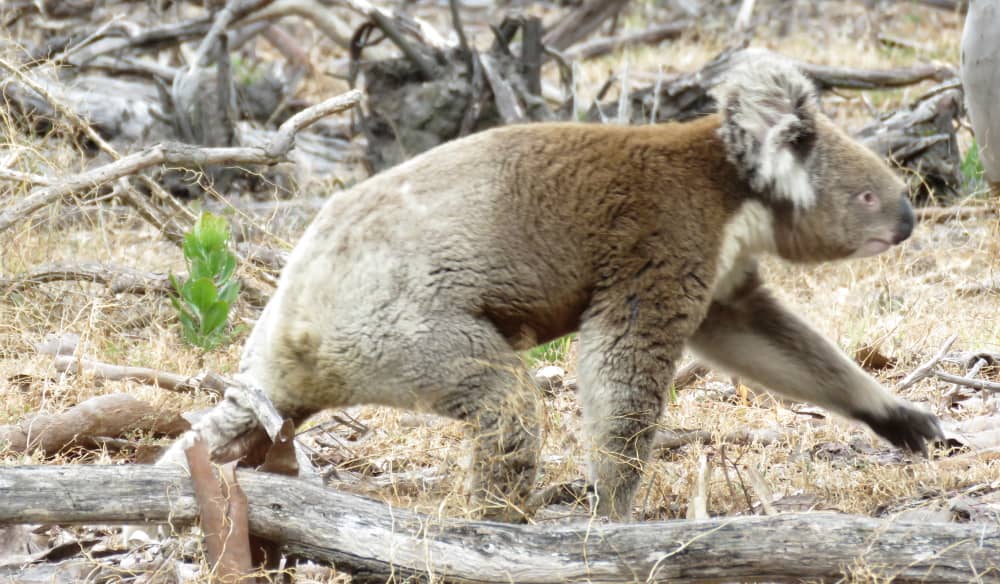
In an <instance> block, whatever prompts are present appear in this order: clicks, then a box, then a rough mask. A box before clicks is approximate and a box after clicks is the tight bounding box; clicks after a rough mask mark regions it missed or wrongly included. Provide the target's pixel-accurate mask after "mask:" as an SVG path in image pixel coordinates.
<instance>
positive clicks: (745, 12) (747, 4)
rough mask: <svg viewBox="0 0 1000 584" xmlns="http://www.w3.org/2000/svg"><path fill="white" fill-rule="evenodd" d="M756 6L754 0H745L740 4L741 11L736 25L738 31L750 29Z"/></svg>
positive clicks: (737, 16)
mask: <svg viewBox="0 0 1000 584" xmlns="http://www.w3.org/2000/svg"><path fill="white" fill-rule="evenodd" d="M754 4H756V2H755V1H754V0H743V2H741V3H740V11H739V13H738V14H737V15H736V24H735V25H734V26H735V28H736V30H737V31H744V30H746V29H748V28H750V18H751V17H753V8H754Z"/></svg>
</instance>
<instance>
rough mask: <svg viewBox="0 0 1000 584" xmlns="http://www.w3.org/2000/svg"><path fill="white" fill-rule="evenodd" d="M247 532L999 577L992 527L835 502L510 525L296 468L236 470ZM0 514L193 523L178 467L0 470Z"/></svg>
mask: <svg viewBox="0 0 1000 584" xmlns="http://www.w3.org/2000/svg"><path fill="white" fill-rule="evenodd" d="M237 480H238V481H239V483H240V486H241V487H242V489H243V490H244V491H245V492H246V495H247V499H248V501H249V507H250V508H249V516H250V530H251V532H252V533H254V534H257V535H260V536H263V537H266V538H268V539H271V540H273V541H280V542H282V543H283V544H284V548H285V551H286V552H288V553H290V554H292V555H297V556H300V557H308V558H312V559H315V560H320V561H325V562H334V563H336V565H337V568H338V570H345V571H348V572H351V573H352V574H353V581H354V582H374V581H378V582H384V581H386V579H387V578H389V577H390V575H392V576H393V577H395V578H404V579H405V578H407V577H409V576H419V577H421V578H428V577H431V578H433V579H434V580H443V581H449V582H476V583H480V584H482V583H485V582H511V581H515V582H536V583H543V582H575V581H589V582H635V581H637V580H639V581H646V582H666V581H670V582H705V581H734V580H764V581H798V580H800V579H830V580H837V579H840V578H841V577H842V576H843V575H844V574H845V573H848V572H850V571H852V570H857V569H863V570H865V573H866V574H872V575H874V574H881V575H883V576H884V577H886V578H888V577H890V575H891V577H892V579H893V581H894V582H918V581H919V582H928V581H933V582H941V583H947V582H968V581H969V580H970V579H976V580H977V581H980V582H998V581H1000V526H997V525H996V524H972V525H963V524H955V523H940V524H928V523H926V522H905V521H891V520H879V519H873V518H869V517H857V516H850V515H839V514H831V513H806V514H786V515H778V516H775V517H725V518H715V519H708V520H699V521H667V522H649V523H631V524H604V523H600V522H597V523H595V522H591V521H587V522H584V523H583V524H575V525H569V524H562V525H548V524H545V525H531V526H518V525H507V524H495V523H488V522H476V521H461V520H451V519H441V518H436V517H430V516H426V515H420V514H417V513H413V512H411V511H407V510H404V509H395V508H391V507H389V506H387V505H384V504H382V503H378V502H375V501H372V500H369V499H365V498H363V497H359V496H356V495H351V494H348V493H344V492H338V491H336V490H332V489H329V488H325V487H322V486H319V485H316V484H312V483H308V482H306V481H302V480H299V479H294V478H290V477H285V476H280V475H274V474H267V473H257V472H253V471H238V472H237ZM0 492H2V493H4V496H3V497H2V498H0V524H15V523H19V524H25V523H44V524H62V523H138V522H145V521H151V522H168V521H169V522H171V523H172V524H175V525H176V524H182V523H190V522H192V521H193V520H194V519H195V518H196V516H197V513H198V506H197V503H196V501H195V497H194V489H193V488H192V486H191V483H190V480H189V479H188V478H187V475H186V474H184V473H183V472H181V471H180V470H177V469H172V468H166V467H154V466H143V465H131V466H82V465H81V466H28V467H6V468H0Z"/></svg>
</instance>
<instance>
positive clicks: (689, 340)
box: [241, 60, 940, 520]
mask: <svg viewBox="0 0 1000 584" xmlns="http://www.w3.org/2000/svg"><path fill="white" fill-rule="evenodd" d="M715 95H716V97H717V100H718V102H719V113H718V114H715V115H710V116H706V117H704V118H701V119H698V120H695V121H692V122H688V123H684V124H662V125H651V126H637V127H622V126H608V125H604V126H602V125H587V124H573V123H559V124H533V125H524V126H508V127H504V128H498V129H494V130H489V131H486V132H481V133H478V134H474V135H472V136H468V137H466V138H463V139H460V140H456V141H454V142H451V143H448V144H445V145H442V146H439V147H437V148H435V149H433V150H430V151H428V152H426V153H424V154H421V155H420V156H417V157H416V158H414V159H412V160H410V161H408V162H406V163H404V164H401V165H399V166H397V167H395V168H393V169H390V170H387V171H385V172H383V173H381V174H379V175H376V176H374V177H372V178H370V179H368V180H367V181H365V182H363V183H361V184H359V185H357V186H355V187H353V188H351V189H349V190H347V191H345V192H341V193H337V194H335V195H333V196H332V197H330V200H329V202H328V203H327V204H326V205H325V206H324V208H323V209H322V210H321V211H320V213H319V214H318V216H317V217H316V219H315V220H314V221H313V223H312V224H311V225H310V227H309V229H308V230H307V232H306V233H305V235H304V236H303V237H302V239H301V240H300V241H299V243H298V245H297V246H296V248H295V250H294V251H293V253H292V255H291V258H290V259H289V261H288V264H287V266H286V267H285V270H284V272H283V273H282V276H281V281H280V284H279V286H278V290H277V291H276V293H275V295H274V297H273V298H272V299H271V301H270V303H269V304H268V306H267V308H266V309H265V311H264V313H263V314H262V316H261V318H260V320H259V321H258V323H257V325H256V326H255V328H254V331H253V333H252V334H251V337H250V338H249V339H248V341H247V346H246V350H245V353H244V359H243V362H242V364H241V371H242V373H244V374H245V375H247V376H249V378H251V379H253V380H254V382H255V383H257V384H259V385H260V386H261V387H263V388H264V389H265V391H266V392H267V394H268V395H269V397H270V398H271V400H272V401H273V402H274V404H275V406H276V407H277V409H278V410H279V411H280V412H281V413H282V414H283V415H285V416H290V417H292V418H293V419H295V420H299V421H301V420H303V419H305V417H307V416H309V415H310V414H312V413H315V412H317V411H319V410H321V409H324V408H330V407H343V406H348V405H354V404H361V403H370V404H381V405H387V406H393V407H400V408H407V409H422V410H426V411H431V412H436V413H438V414H441V415H445V416H449V417H452V418H456V419H459V420H464V421H466V422H467V423H468V425H469V427H470V433H471V436H472V438H473V443H474V462H473V465H472V469H471V471H472V492H473V494H474V495H475V496H476V498H477V500H478V501H479V502H481V503H482V514H483V515H484V516H485V517H489V518H499V519H505V520H518V519H523V516H524V514H525V512H526V511H525V509H526V507H525V503H526V501H527V499H528V496H529V494H530V491H531V489H532V488H533V486H534V482H535V476H536V464H537V458H538V451H539V446H540V444H541V439H542V438H541V434H540V428H541V424H540V408H541V400H540V397H539V391H538V388H537V387H535V386H534V384H533V382H532V380H531V377H530V376H529V375H528V374H527V372H526V371H525V368H524V365H523V364H522V362H521V359H520V358H519V355H518V353H517V351H519V350H522V349H525V348H527V347H530V346H531V345H533V344H537V343H542V342H546V341H548V340H551V339H554V338H557V337H559V336H562V335H564V334H567V333H570V332H573V331H577V330H578V331H579V333H580V355H579V357H580V362H579V367H578V371H579V386H580V399H581V403H582V406H583V410H584V418H585V430H586V432H587V436H588V440H589V443H590V444H592V445H593V449H594V454H593V456H592V461H593V462H592V469H591V482H592V484H593V487H594V494H595V496H596V499H597V509H596V511H597V512H598V513H599V514H601V515H608V516H610V517H613V518H619V519H620V518H627V517H629V515H630V510H631V503H632V499H633V495H634V493H635V490H636V486H637V485H638V482H639V476H640V468H641V465H642V463H643V461H644V460H645V459H646V457H647V456H648V454H649V451H650V443H651V439H652V435H653V427H654V425H655V423H656V420H657V417H658V416H659V414H660V412H661V409H662V407H663V402H664V396H665V395H666V393H667V391H668V388H669V386H670V383H671V381H672V377H673V373H674V369H675V367H676V364H677V361H678V359H679V358H680V356H681V354H682V352H683V350H684V348H685V346H686V345H689V344H690V345H691V346H692V348H694V349H695V350H697V351H699V352H701V353H703V354H705V355H706V356H708V357H709V358H710V359H711V360H712V361H713V362H716V363H719V364H721V365H722V366H724V367H726V368H729V369H731V370H733V371H736V372H737V373H740V374H741V375H746V376H747V377H749V378H752V379H754V380H755V381H757V382H759V383H761V384H764V385H765V386H766V387H768V388H770V389H773V390H775V391H778V392H781V393H784V394H786V395H790V396H792V397H796V398H799V399H804V400H807V401H811V402H815V403H818V404H821V405H824V406H826V407H829V408H832V409H834V410H836V411H839V412H841V413H844V414H846V415H848V416H852V417H854V418H856V419H858V420H861V421H864V422H866V423H868V424H869V425H870V426H871V427H872V428H873V429H875V431H876V432H879V433H880V434H881V435H883V436H885V437H886V438H887V439H889V440H890V441H891V442H893V443H894V444H898V445H902V446H905V447H908V448H912V449H922V448H924V441H925V440H930V439H935V438H937V437H939V436H940V430H939V429H938V426H937V421H936V419H935V418H934V417H933V416H931V415H930V414H926V413H924V412H922V411H921V410H919V409H916V408H915V407H914V406H911V405H909V404H907V403H906V402H903V401H902V400H899V399H897V398H895V397H894V396H892V395H891V394H889V392H888V391H887V390H886V389H884V388H883V387H881V386H880V385H879V384H878V383H877V382H876V381H875V380H874V379H872V378H871V377H869V376H867V375H866V374H865V373H864V372H862V371H861V370H860V369H859V368H857V366H855V365H854V364H853V363H851V362H850V360H849V359H848V358H847V357H846V356H845V355H844V354H843V353H842V352H841V351H840V350H839V349H838V348H837V347H836V346H835V345H834V344H833V343H831V342H829V341H826V340H825V339H823V338H822V337H821V336H820V335H818V334H817V333H816V332H815V331H814V330H813V329H812V328H810V327H809V326H808V325H806V324H805V323H803V322H801V321H800V320H798V319H797V318H796V317H794V316H793V315H791V314H790V313H788V312H787V311H786V310H784V309H783V308H781V307H780V306H779V305H778V304H777V303H776V302H774V301H773V300H772V299H771V298H770V297H769V296H768V294H767V292H766V290H765V289H764V288H763V287H762V285H761V284H760V282H759V276H758V274H757V270H756V263H755V259H754V258H756V257H757V256H759V255H762V254H772V255H777V256H779V257H782V258H784V259H786V260H789V261H796V262H819V261H832V260H837V259H841V258H848V257H863V256H869V255H873V254H876V253H880V252H882V251H884V250H886V249H888V248H889V247H891V246H893V245H895V244H898V243H900V242H901V241H903V240H905V239H906V238H907V237H909V236H910V233H911V232H912V230H913V211H912V209H911V208H910V204H909V202H908V199H907V193H906V189H905V186H904V185H903V183H902V182H901V181H900V180H899V179H898V178H897V177H896V176H895V175H894V174H893V173H892V172H891V171H890V170H889V168H888V167H887V166H886V165H885V163H884V162H882V161H881V160H880V159H879V158H877V157H876V156H875V155H874V154H872V153H871V152H869V151H868V150H866V149H865V148H864V147H863V146H861V145H859V144H858V143H856V142H855V141H853V140H852V139H850V138H849V137H848V136H847V135H846V134H844V133H843V132H842V131H840V130H839V129H838V128H837V127H836V126H834V124H833V123H832V122H831V121H830V120H829V119H828V118H826V117H825V116H823V115H822V114H821V113H820V112H819V110H818V107H817V104H816V98H815V90H814V89H813V87H812V85H811V84H810V83H809V81H808V80H807V79H806V78H805V77H804V76H803V75H802V74H801V73H800V72H798V71H797V70H796V69H795V68H794V67H793V66H791V65H788V64H785V63H782V62H779V61H773V60H754V61H753V62H752V63H748V64H745V65H743V66H741V67H740V68H738V69H736V70H734V71H733V72H732V74H731V75H730V76H729V78H728V80H727V81H725V82H724V83H723V84H722V85H721V86H720V87H718V88H717V90H716V92H715Z"/></svg>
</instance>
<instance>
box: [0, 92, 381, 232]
mask: <svg viewBox="0 0 1000 584" xmlns="http://www.w3.org/2000/svg"><path fill="white" fill-rule="evenodd" d="M360 101H361V92H360V91H358V90H351V91H348V92H347V93H344V94H342V95H338V96H336V97H332V98H330V99H328V100H326V101H324V102H322V103H319V104H317V105H314V106H312V107H309V108H306V109H304V110H302V111H301V112H299V113H297V114H295V115H294V116H292V117H291V118H289V119H288V120H286V121H285V123H283V124H281V127H280V128H278V132H277V134H276V135H275V137H274V138H273V140H272V141H271V143H270V144H268V145H266V146H263V147H256V146H249V147H225V148H199V147H197V146H190V145H187V144H157V145H155V146H151V147H149V148H147V149H145V150H141V151H139V152H136V153H133V154H129V155H128V156H125V157H122V158H119V159H118V160H116V161H115V162H111V163H109V164H105V165H104V166H99V167H97V168H94V169H91V170H88V171H86V172H81V173H80V174H77V175H74V176H71V177H69V178H67V179H65V180H63V181H62V182H60V183H58V184H54V185H51V186H43V187H39V188H36V189H33V190H32V191H31V193H29V194H28V196H26V197H25V198H23V199H21V200H19V201H18V202H16V203H14V204H13V205H11V206H9V207H8V208H7V209H5V210H4V212H3V213H0V232H3V231H5V230H7V229H8V228H10V226H11V225H13V224H14V223H16V222H17V221H21V220H23V219H25V218H26V217H28V216H29V215H31V214H32V213H34V212H35V211H37V210H39V209H41V208H42V207H44V206H46V205H49V204H51V203H54V202H56V201H58V200H60V199H62V198H63V197H66V196H69V195H72V194H73V193H77V192H80V191H85V190H89V189H93V188H94V187H97V186H99V185H102V184H105V183H108V182H111V181H113V180H115V179H118V178H121V177H123V176H129V175H133V174H136V173H138V172H139V171H141V170H143V169H145V168H148V167H150V166H155V165H158V164H175V165H178V166H205V165H208V164H273V163H275V162H278V161H279V160H280V159H281V158H283V157H284V156H285V155H286V154H288V151H289V150H291V148H292V146H293V145H294V141H295V134H296V133H297V132H299V131H300V130H301V129H302V128H305V127H306V126H308V125H309V124H311V123H313V122H315V121H316V120H318V119H320V118H321V117H323V116H327V115H330V114H333V113H336V112H339V111H342V110H345V109H347V108H349V107H353V106H354V105H356V104H357V103H359V102H360ZM88 127H89V126H88Z"/></svg>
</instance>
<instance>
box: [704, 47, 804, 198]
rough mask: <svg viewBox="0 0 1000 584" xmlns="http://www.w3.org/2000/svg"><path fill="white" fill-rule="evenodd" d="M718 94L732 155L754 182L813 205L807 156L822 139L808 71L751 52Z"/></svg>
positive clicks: (728, 153) (728, 151) (771, 194)
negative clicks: (804, 73) (817, 141)
mask: <svg viewBox="0 0 1000 584" xmlns="http://www.w3.org/2000/svg"><path fill="white" fill-rule="evenodd" d="M712 96H713V97H714V98H715V100H716V101H717V102H718V104H719V111H720V112H721V113H722V118H723V120H722V126H721V127H720V128H719V136H720V137H721V138H722V141H723V143H724V144H725V148H726V158H728V159H729V161H730V162H732V163H733V164H734V165H736V167H737V169H738V170H739V172H740V175H741V176H743V178H745V179H746V180H748V181H749V182H750V186H751V187H752V188H753V189H754V190H755V191H757V192H759V193H761V194H763V195H765V196H767V197H770V198H772V199H774V200H784V201H787V202H789V203H791V204H792V205H793V206H794V207H795V208H809V207H811V206H813V204H815V200H816V193H815V190H814V189H813V186H812V182H811V181H810V180H809V171H808V168H807V166H806V162H807V161H808V159H809V156H810V154H811V153H812V149H813V145H814V144H815V140H816V115H817V113H816V112H817V108H816V88H815V87H814V86H813V84H812V83H811V82H810V81H809V80H808V79H807V78H806V76H805V75H803V74H802V72H800V71H799V70H798V69H797V68H796V67H795V65H793V64H792V63H790V62H788V61H783V60H780V59H778V58H776V57H774V56H773V55H760V56H759V58H758V56H757V55H748V58H747V59H746V60H744V61H743V62H742V63H740V64H738V65H736V66H734V67H733V68H732V69H731V70H730V71H729V72H728V73H727V74H726V76H725V78H724V80H723V81H722V83H720V84H719V85H718V86H717V87H716V88H715V89H713V91H712Z"/></svg>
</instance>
